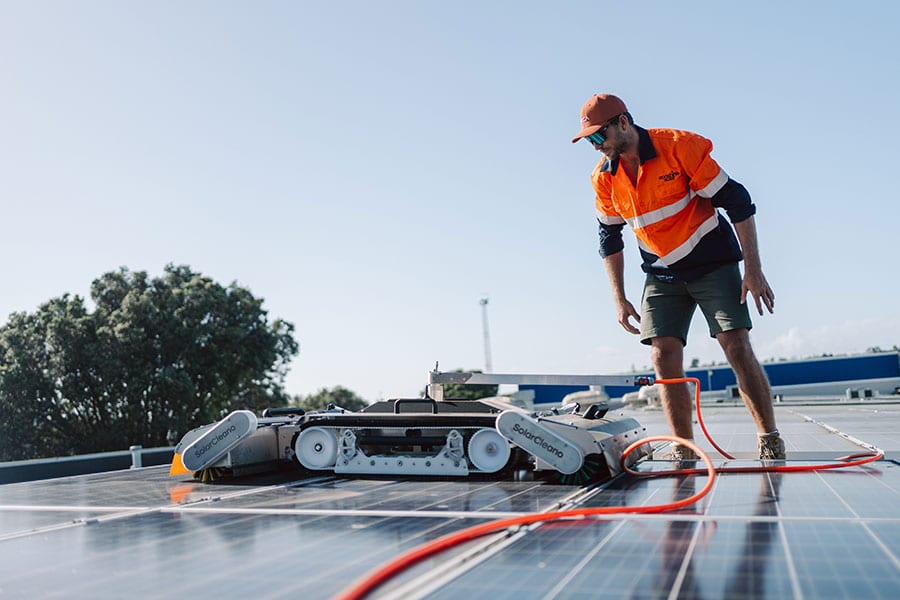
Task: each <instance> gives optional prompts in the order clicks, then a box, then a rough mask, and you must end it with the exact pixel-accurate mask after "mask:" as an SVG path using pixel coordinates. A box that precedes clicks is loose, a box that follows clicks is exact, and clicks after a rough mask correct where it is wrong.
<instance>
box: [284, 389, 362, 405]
mask: <svg viewBox="0 0 900 600" xmlns="http://www.w3.org/2000/svg"><path fill="white" fill-rule="evenodd" d="M294 404H295V405H296V406H299V407H300V408H302V409H303V410H324V409H326V408H328V405H329V404H334V405H335V406H336V407H337V408H345V409H347V410H350V411H358V410H361V409H363V408H365V407H366V406H368V404H369V403H368V402H366V401H365V400H363V399H362V398H360V397H359V396H358V395H356V393H355V392H353V391H351V390H348V389H347V388H345V387H342V386H340V385H337V386H335V387H333V388H331V389H327V388H322V389H320V390H319V391H318V392H316V393H315V394H310V395H309V396H297V397H296V398H295V399H294Z"/></svg>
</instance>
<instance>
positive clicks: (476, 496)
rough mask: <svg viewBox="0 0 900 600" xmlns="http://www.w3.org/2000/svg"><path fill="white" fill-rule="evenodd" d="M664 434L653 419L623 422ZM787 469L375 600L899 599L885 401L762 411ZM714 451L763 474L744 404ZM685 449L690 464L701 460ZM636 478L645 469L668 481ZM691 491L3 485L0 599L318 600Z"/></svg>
mask: <svg viewBox="0 0 900 600" xmlns="http://www.w3.org/2000/svg"><path fill="white" fill-rule="evenodd" d="M624 413H625V414H626V415H628V416H634V417H636V418H637V419H638V420H639V421H640V422H641V423H642V424H643V425H644V426H645V427H646V428H647V430H648V433H649V434H651V435H653V434H664V433H666V432H667V431H666V427H665V423H664V419H663V416H662V413H661V412H659V411H648V410H643V411H641V410H633V409H627V410H625V411H624ZM776 415H777V418H778V424H779V429H780V430H781V432H782V435H783V436H784V438H785V440H786V443H787V446H788V461H787V462H786V464H788V465H803V464H813V463H817V462H831V461H832V460H833V459H834V458H836V457H838V456H841V455H844V454H849V453H856V452H862V451H865V450H866V448H865V447H864V446H865V445H866V444H868V445H871V446H876V447H879V448H881V449H883V450H884V451H885V452H886V459H885V460H882V461H879V462H876V463H871V464H868V465H864V466H861V467H851V468H847V469H837V470H827V471H817V472H802V473H740V474H734V473H727V474H722V475H720V476H718V477H717V478H716V481H715V484H714V487H713V489H712V490H711V492H710V493H709V494H708V495H707V496H705V497H704V498H703V499H701V500H700V501H699V502H698V503H697V504H695V505H693V506H690V507H688V508H685V509H681V510H679V511H675V512H667V513H661V514H644V515H642V514H627V515H613V516H605V517H603V518H596V519H582V520H574V521H573V520H567V521H555V522H549V523H545V524H541V525H536V526H532V527H529V528H521V529H518V530H516V531H506V532H504V533H500V534H496V535H489V536H485V537H482V538H479V539H478V540H476V541H474V542H470V543H469V544H467V545H465V546H461V547H458V548H455V549H453V550H451V551H449V552H447V553H445V554H442V555H439V556H437V557H434V558H431V559H428V560H427V561H426V562H425V563H423V564H421V565H419V566H417V567H414V568H413V569H411V570H410V571H408V572H405V573H403V574H401V575H400V576H399V577H397V578H396V579H394V580H392V581H390V582H388V583H387V584H386V585H385V586H383V587H382V588H380V589H379V590H378V591H377V592H376V594H375V596H376V597H403V598H409V597H425V598H459V597H464V596H469V597H471V598H479V597H490V598H492V599H499V598H597V597H615V598H769V599H771V598H795V599H801V598H891V599H892V600H893V599H895V598H898V597H900V466H898V464H897V463H896V462H895V460H896V459H898V458H900V434H898V433H897V432H900V404H891V403H885V404H878V403H873V402H865V403H859V404H849V403H846V404H838V405H794V404H792V405H790V406H786V405H783V404H780V405H777V407H776ZM703 416H704V421H705V423H706V426H707V428H708V429H709V431H710V433H711V434H712V435H713V436H714V437H715V439H716V442H717V443H718V444H719V445H720V446H721V447H723V448H724V449H726V450H727V451H729V452H730V453H732V454H733V455H735V457H736V460H733V461H725V460H724V459H722V458H721V457H719V456H718V455H716V454H715V453H712V452H711V454H710V456H711V457H713V459H714V462H715V463H716V464H717V465H726V464H727V466H735V465H738V466H752V465H756V466H758V465H759V461H756V460H753V459H754V458H755V434H754V431H753V427H752V424H751V421H750V418H749V416H748V415H747V412H746V411H745V410H744V409H743V408H740V407H731V406H716V407H709V408H704V409H703ZM696 437H697V441H698V443H700V445H701V447H704V448H710V449H711V446H709V444H707V443H705V441H704V440H702V439H700V438H701V437H702V433H701V431H700V429H699V427H698V428H697V431H696ZM669 467H670V463H668V462H667V461H662V460H652V461H644V462H642V463H641V464H639V466H638V469H639V470H641V471H658V470H661V469H663V468H669ZM706 480H707V479H706V476H705V475H704V476H665V477H653V478H638V477H633V476H627V475H626V476H620V477H618V478H615V479H613V480H612V481H610V482H607V483H606V484H604V485H601V486H592V487H584V488H580V487H573V486H561V485H551V484H548V483H542V482H524V481H490V480H485V479H481V480H476V479H460V480H427V479H421V478H420V479H412V478H409V479H404V478H395V477H382V478H356V479H351V478H344V477H334V476H319V477H307V478H303V477H302V475H301V474H300V473H299V472H298V473H297V474H289V475H287V476H285V475H278V476H272V477H268V478H256V479H245V480H242V481H237V482H232V483H227V484H223V483H219V484H202V483H199V482H197V481H194V480H192V479H191V478H190V477H185V476H181V477H174V478H170V477H169V476H168V469H167V468H163V467H150V468H143V469H132V470H126V471H115V472H110V473H103V474H94V475H83V476H76V477H66V478H60V479H52V480H43V481H34V482H27V483H15V484H7V485H2V486H0V555H2V557H3V560H2V561H0V598H4V599H6V598H29V599H31V598H37V597H40V598H51V597H58V598H76V597H77V598H153V597H159V598H162V597H165V598H171V597H176V596H178V597H182V598H196V597H205V596H207V595H208V594H215V596H216V597H221V598H253V600H258V599H262V598H288V597H307V598H328V597H332V596H334V595H336V594H338V593H339V592H341V591H342V590H344V589H346V588H347V586H349V585H350V584H351V583H352V582H353V581H355V580H357V579H358V578H359V577H361V576H362V575H364V574H366V573H368V572H370V571H371V570H372V569H374V568H376V567H378V566H380V565H382V564H383V563H385V562H386V561H389V560H390V559H391V558H393V557H396V556H397V555H399V554H401V553H403V552H404V551H407V550H410V549H412V548H415V547H417V546H418V545H420V544H422V543H424V542H427V541H429V540H433V539H435V538H437V537H440V536H441V535H444V534H447V533H450V532H453V531H457V530H461V529H463V528H465V527H468V526H471V525H475V524H479V523H484V522H486V521H489V520H491V519H496V518H500V517H507V516H514V515H521V514H526V513H531V512H541V511H555V510H559V509H561V508H574V507H594V506H620V505H628V506H637V505H645V504H659V503H664V502H667V501H671V500H675V499H680V498H684V497H686V496H687V495H690V494H691V493H693V491H695V490H699V489H701V488H702V487H703V486H704V485H705V483H706Z"/></svg>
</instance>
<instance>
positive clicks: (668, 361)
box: [650, 337, 684, 377]
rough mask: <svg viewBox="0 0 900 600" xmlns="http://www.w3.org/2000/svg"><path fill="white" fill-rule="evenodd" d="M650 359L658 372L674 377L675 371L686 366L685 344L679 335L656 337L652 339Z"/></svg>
mask: <svg viewBox="0 0 900 600" xmlns="http://www.w3.org/2000/svg"><path fill="white" fill-rule="evenodd" d="M650 360H651V361H652V362H653V367H654V368H655V369H656V371H657V372H658V373H665V374H666V376H667V377H672V376H673V375H674V374H673V371H676V372H679V371H681V370H682V369H683V367H684V346H682V343H681V340H680V339H679V338H677V337H656V338H653V339H652V340H651V348H650Z"/></svg>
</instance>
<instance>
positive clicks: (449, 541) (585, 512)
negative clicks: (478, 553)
mask: <svg viewBox="0 0 900 600" xmlns="http://www.w3.org/2000/svg"><path fill="white" fill-rule="evenodd" d="M664 440H668V441H671V442H677V443H679V444H683V445H685V446H687V447H688V448H690V449H691V450H693V451H694V452H696V453H697V455H698V456H700V458H701V459H702V460H703V461H704V462H705V463H706V473H707V474H708V475H709V479H708V480H707V482H706V485H705V486H704V487H703V489H701V490H700V491H699V492H697V493H696V494H694V495H693V496H689V497H687V498H684V499H682V500H678V501H675V502H667V503H665V504H655V505H650V506H601V507H595V508H577V509H573V510H562V511H556V512H548V513H533V514H528V515H522V516H519V517H511V518H508V519H498V520H496V521H490V522H488V523H482V524H480V525H475V526H473V527H468V528H466V529H462V530H460V531H456V532H454V533H450V534H448V535H445V536H443V537H440V538H438V539H436V540H433V541H431V542H426V543H424V544H422V545H421V546H418V547H416V548H413V549H412V550H410V551H408V552H406V553H404V554H401V555H400V556H398V557H397V558H395V559H393V560H391V561H390V562H388V563H386V564H384V565H382V566H381V567H378V568H377V569H376V570H374V571H372V572H371V573H369V574H368V575H366V576H364V577H363V578H362V579H360V580H359V581H357V582H356V583H354V584H353V585H351V586H350V587H349V588H347V589H346V590H344V591H343V592H341V593H340V594H339V595H338V596H337V599H338V600H357V599H359V598H364V597H365V596H367V595H368V594H370V593H372V592H373V591H375V589H377V588H378V587H380V586H381V585H383V584H384V583H385V582H387V581H388V580H390V579H391V578H392V577H394V576H395V575H397V574H399V573H401V572H403V571H405V570H406V569H409V568H410V567H412V566H413V565H416V564H418V563H419V562H421V561H423V560H425V559H426V558H428V557H430V556H433V555H435V554H438V553H440V552H443V551H444V550H447V549H448V548H452V547H453V546H458V545H459V544H462V543H465V542H468V541H471V540H473V539H475V538H478V537H481V536H483V535H486V534H488V533H493V532H495V531H500V530H502V529H507V528H509V527H515V526H518V525H530V524H532V523H540V522H545V521H553V520H558V519H574V518H585V517H593V516H597V515H611V514H622V513H658V512H664V511H668V510H675V509H678V508H682V507H684V506H688V505H690V504H693V503H695V502H697V501H698V500H699V499H700V498H702V497H703V496H705V495H706V494H708V493H709V491H710V490H711V489H712V486H713V481H715V478H716V470H715V467H714V465H713V463H712V461H711V460H710V458H709V456H707V455H706V453H705V452H703V451H702V450H701V449H700V448H699V447H698V446H696V445H695V444H694V443H693V442H689V441H688V440H684V439H681V438H678V437H675V436H668V435H659V436H653V437H647V438H643V439H641V440H638V441H636V442H634V443H633V444H631V445H630V446H628V448H626V449H625V451H624V452H623V453H622V459H623V460H624V459H625V457H627V456H628V455H629V454H630V453H631V452H633V451H634V450H635V449H636V448H638V447H640V446H643V445H644V444H647V443H650V442H654V441H664Z"/></svg>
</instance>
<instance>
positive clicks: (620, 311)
mask: <svg viewBox="0 0 900 600" xmlns="http://www.w3.org/2000/svg"><path fill="white" fill-rule="evenodd" d="M616 317H617V318H618V319H619V324H620V325H621V326H622V327H624V328H625V331H627V332H628V333H635V334H637V333H640V330H639V329H638V328H637V327H635V326H634V325H632V324H631V321H630V320H629V318H630V317H634V319H635V321H637V322H638V323H640V322H641V315H640V313H638V311H636V310H635V309H634V305H633V304H632V303H631V302H629V301H628V300H626V299H625V298H622V299H621V300H617V301H616Z"/></svg>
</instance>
